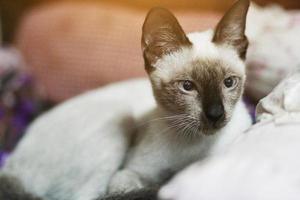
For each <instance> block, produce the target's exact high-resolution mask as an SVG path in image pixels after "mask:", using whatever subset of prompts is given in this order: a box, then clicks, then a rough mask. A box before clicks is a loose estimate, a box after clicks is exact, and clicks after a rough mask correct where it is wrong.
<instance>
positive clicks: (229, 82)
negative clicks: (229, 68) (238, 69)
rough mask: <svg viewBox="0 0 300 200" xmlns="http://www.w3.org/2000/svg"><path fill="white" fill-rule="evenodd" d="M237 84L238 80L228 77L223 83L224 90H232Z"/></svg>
mask: <svg viewBox="0 0 300 200" xmlns="http://www.w3.org/2000/svg"><path fill="white" fill-rule="evenodd" d="M237 82H238V80H237V78H236V77H234V76H230V77H228V78H226V79H224V81H223V83H224V85H225V87H226V88H234V87H235V86H236V85H237Z"/></svg>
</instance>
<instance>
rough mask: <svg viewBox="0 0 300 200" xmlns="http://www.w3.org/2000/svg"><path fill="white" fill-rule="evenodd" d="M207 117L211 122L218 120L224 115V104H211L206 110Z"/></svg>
mask: <svg viewBox="0 0 300 200" xmlns="http://www.w3.org/2000/svg"><path fill="white" fill-rule="evenodd" d="M205 115H206V118H207V119H208V120H209V121H211V122H217V121H219V120H220V119H221V118H223V117H224V106H223V105H222V104H215V105H212V106H210V107H209V108H208V109H207V110H206V112H205Z"/></svg>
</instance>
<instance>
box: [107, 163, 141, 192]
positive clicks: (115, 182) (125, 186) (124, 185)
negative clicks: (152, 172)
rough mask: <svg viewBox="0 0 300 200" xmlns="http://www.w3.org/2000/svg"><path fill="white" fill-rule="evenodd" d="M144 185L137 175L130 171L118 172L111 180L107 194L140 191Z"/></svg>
mask: <svg viewBox="0 0 300 200" xmlns="http://www.w3.org/2000/svg"><path fill="white" fill-rule="evenodd" d="M143 187H144V184H143V182H142V180H141V179H140V177H139V176H138V174H136V173H135V172H133V171H130V170H126V169H124V170H121V171H118V172H117V173H116V174H115V175H114V176H113V177H112V179H111V181H110V184H109V186H108V194H113V193H127V192H130V191H133V190H137V189H141V188H143Z"/></svg>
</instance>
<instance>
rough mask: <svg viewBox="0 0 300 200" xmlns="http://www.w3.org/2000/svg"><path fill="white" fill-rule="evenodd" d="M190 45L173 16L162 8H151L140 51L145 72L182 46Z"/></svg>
mask: <svg viewBox="0 0 300 200" xmlns="http://www.w3.org/2000/svg"><path fill="white" fill-rule="evenodd" d="M188 45H191V43H190V41H189V40H188V38H187V37H186V35H185V33H184V31H183V30H182V28H181V26H180V25H179V23H178V21H177V19H176V18H175V17H174V15H173V14H172V13H171V12H170V11H168V10H166V9H164V8H152V9H151V10H150V11H149V13H148V15H147V17H146V19H145V22H144V25H143V35H142V50H143V55H144V60H145V67H146V70H147V71H148V70H151V68H153V65H154V64H155V62H156V61H157V60H158V59H159V58H161V57H162V56H163V55H165V54H169V53H171V52H174V51H176V50H178V49H180V48H181V47H183V46H188Z"/></svg>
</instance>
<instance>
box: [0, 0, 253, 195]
mask: <svg viewBox="0 0 300 200" xmlns="http://www.w3.org/2000/svg"><path fill="white" fill-rule="evenodd" d="M248 7H249V1H247V0H240V1H239V2H238V3H236V4H235V5H234V6H233V8H232V9H231V10H230V11H229V12H228V13H227V14H226V15H225V16H224V17H223V19H222V20H221V22H220V23H219V25H218V26H217V28H216V30H215V31H207V32H203V33H193V34H189V35H185V33H184V32H183V30H182V29H181V27H180V25H179V24H178V22H177V20H176V18H175V17H174V16H173V15H172V14H171V13H170V12H169V11H167V10H165V9H161V8H156V9H153V10H151V11H150V12H149V14H148V16H147V18H146V20H145V23H144V26H143V36H142V47H143V53H144V59H145V67H146V70H147V72H148V74H149V77H150V81H151V84H152V90H153V93H154V97H155V100H156V103H157V104H155V101H154V99H153V97H152V92H151V89H150V87H149V84H147V81H146V82H145V81H132V82H128V83H120V84H115V85H113V86H111V87H108V88H104V89H100V90H99V91H95V92H92V93H89V94H86V95H83V96H80V97H77V98H75V99H73V100H70V101H68V102H66V103H64V104H63V105H61V106H59V107H57V108H56V109H54V110H52V111H51V112H49V113H47V114H45V115H44V116H42V117H41V118H39V119H38V120H37V121H36V122H35V123H34V124H33V125H32V126H31V127H30V128H29V130H28V133H27V135H26V137H25V138H24V139H23V140H22V141H21V143H20V144H19V145H18V147H17V149H16V151H15V152H14V154H13V156H12V157H11V158H10V159H9V161H8V163H7V164H6V166H5V168H4V170H3V171H2V174H4V175H5V176H7V175H9V176H13V177H16V178H17V179H19V181H20V182H21V184H22V185H23V186H24V187H25V190H26V191H29V192H30V193H32V194H34V195H36V196H38V197H41V198H43V199H49V200H69V199H72V200H88V199H93V198H96V197H97V196H100V197H101V196H103V195H105V194H106V193H107V190H108V192H109V193H110V194H111V193H120V192H129V191H132V190H136V189H139V188H143V187H150V186H156V185H159V184H161V183H162V182H163V181H165V180H166V179H168V178H169V176H170V175H172V174H173V173H175V172H177V171H178V170H181V169H182V168H184V167H185V166H187V165H188V164H190V163H192V162H194V161H197V160H199V159H201V158H204V157H205V156H207V155H210V154H214V153H220V152H223V151H225V150H226V147H227V146H228V145H231V144H232V143H233V142H234V140H235V139H236V138H237V136H238V135H239V134H241V133H242V132H243V131H244V130H245V129H247V128H248V127H249V126H250V125H251V120H250V116H249V114H248V113H247V110H246V108H245V106H244V105H243V103H242V102H241V96H242V93H243V87H244V82H245V64H244V59H245V54H246V50H247V44H248V43H247V38H246V36H245V35H244V32H245V23H246V14H247V10H248ZM228 33H231V34H228ZM134 128H137V129H134ZM133 134H134V137H131V136H132V135H133ZM132 139H133V140H132ZM131 142H132V143H131ZM130 144H131V146H130ZM127 151H128V154H126V153H127ZM0 194H1V183H0Z"/></svg>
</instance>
